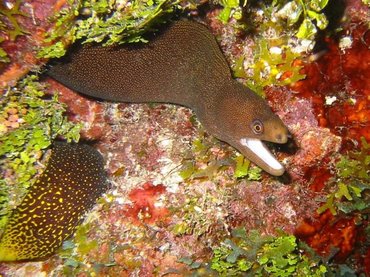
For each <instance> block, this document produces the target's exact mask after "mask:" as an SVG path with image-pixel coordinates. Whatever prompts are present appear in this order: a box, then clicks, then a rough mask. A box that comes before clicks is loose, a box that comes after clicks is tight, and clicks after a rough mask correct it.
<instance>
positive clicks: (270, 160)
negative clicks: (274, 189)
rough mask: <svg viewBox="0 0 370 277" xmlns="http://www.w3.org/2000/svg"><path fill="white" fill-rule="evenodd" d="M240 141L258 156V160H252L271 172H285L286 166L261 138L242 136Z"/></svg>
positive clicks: (278, 174)
mask: <svg viewBox="0 0 370 277" xmlns="http://www.w3.org/2000/svg"><path fill="white" fill-rule="evenodd" d="M239 142H240V144H241V145H242V146H244V147H246V148H248V150H249V151H251V152H252V153H253V154H254V156H255V157H256V160H252V162H255V163H256V164H257V165H258V166H260V167H262V168H263V169H264V170H266V171H267V172H269V173H270V174H273V175H276V176H280V175H282V174H283V173H284V171H285V169H284V166H283V165H282V164H281V163H280V162H279V161H278V160H277V159H276V158H275V156H274V155H273V154H272V153H271V152H270V150H269V149H268V148H267V147H266V145H265V144H264V143H263V142H262V141H261V140H259V139H252V138H242V139H240V141H239Z"/></svg>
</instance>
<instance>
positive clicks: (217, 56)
mask: <svg viewBox="0 0 370 277" xmlns="http://www.w3.org/2000/svg"><path fill="white" fill-rule="evenodd" d="M48 74H49V75H50V76H51V77H52V78H54V79H56V80H57V81H59V82H61V83H62V84H64V85H66V86H67V87H69V88H71V89H73V90H76V91H78V92H80V93H83V94H86V95H89V96H92V97H96V98H100V99H105V100H111V101H122V102H136V103H142V102H160V103H173V104H178V105H182V106H186V107H189V108H191V109H192V110H193V111H194V112H195V114H196V116H197V118H198V119H199V121H200V122H201V123H202V124H203V125H204V127H205V129H206V130H207V131H208V132H209V133H211V134H212V135H214V136H216V137H217V138H218V139H220V140H222V141H225V142H227V143H229V144H230V145H232V146H233V147H234V148H236V149H237V150H239V151H240V152H241V153H242V154H243V155H244V156H246V157H247V158H248V159H250V160H251V161H252V162H254V163H256V164H257V165H259V166H260V167H261V168H263V169H264V170H265V171H267V172H269V173H270V174H273V175H277V176H278V175H281V174H283V173H284V167H283V166H282V165H281V164H280V163H279V162H278V161H277V160H276V159H275V157H274V156H273V155H272V154H271V153H270V151H269V150H268V149H267V148H266V147H265V145H264V144H263V143H262V142H261V141H269V142H274V143H285V142H286V141H287V138H288V131H287V128H286V127H285V125H284V124H283V123H282V121H281V120H280V119H279V117H278V116H276V115H275V114H274V113H273V112H272V111H271V109H270V107H269V106H268V105H267V103H266V102H265V101H264V100H263V99H262V98H260V97H259V96H257V95H256V94H255V93H254V92H252V91H250V90H248V88H246V87H244V86H243V85H242V84H240V83H238V82H237V81H236V80H234V79H233V78H232V76H231V72H230V69H229V66H228V64H227V62H226V60H225V58H224V56H223V54H222V52H221V50H220V48H219V46H218V44H217V42H216V40H215V38H214V36H213V35H212V34H211V33H210V31H209V30H208V29H207V28H206V27H205V26H203V25H201V24H199V23H196V22H192V21H186V20H180V21H177V22H175V23H173V24H172V25H171V26H170V27H169V28H167V29H166V30H164V31H163V32H160V33H158V34H157V35H155V36H154V38H153V39H152V40H151V41H150V42H149V43H148V44H145V45H134V46H119V47H108V48H107V47H102V46H83V47H80V48H79V49H77V50H76V49H75V51H72V53H71V54H70V56H69V57H67V59H66V61H65V62H62V63H59V64H56V65H54V66H52V67H51V69H50V70H49V71H48Z"/></svg>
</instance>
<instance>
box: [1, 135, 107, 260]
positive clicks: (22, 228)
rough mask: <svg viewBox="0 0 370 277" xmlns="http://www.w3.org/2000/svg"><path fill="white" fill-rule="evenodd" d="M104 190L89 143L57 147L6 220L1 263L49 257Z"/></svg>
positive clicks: (101, 168)
mask: <svg viewBox="0 0 370 277" xmlns="http://www.w3.org/2000/svg"><path fill="white" fill-rule="evenodd" d="M106 188H107V181H106V175H105V170H104V164H103V158H102V156H101V155H100V154H99V152H97V151H96V150H95V149H94V148H92V147H90V146H88V145H82V144H68V143H61V142H58V143H55V144H54V147H53V150H52V154H51V156H50V158H49V161H48V165H47V167H46V169H45V171H44V172H43V173H42V175H41V176H40V178H38V180H37V181H36V182H35V184H34V185H33V186H32V187H31V188H30V191H29V192H28V193H27V195H26V196H25V198H24V200H23V201H22V203H21V204H20V205H19V206H18V207H17V208H16V209H15V210H14V211H13V214H12V216H11V217H10V219H9V222H8V224H7V226H6V229H5V231H4V234H3V236H2V238H1V241H0V261H23V260H34V259H42V258H45V257H47V256H49V255H51V254H53V253H54V252H55V251H56V250H57V249H58V248H59V247H60V246H61V245H62V243H63V241H64V240H65V239H67V238H68V237H70V236H71V235H72V234H73V233H74V232H75V229H76V226H77V225H78V224H79V223H80V222H81V220H82V219H83V216H84V214H85V212H86V211H87V210H89V209H91V208H92V206H93V205H94V204H95V203H96V200H97V198H99V197H100V196H101V194H102V193H103V192H104V191H105V190H106Z"/></svg>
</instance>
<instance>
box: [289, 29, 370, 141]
mask: <svg viewBox="0 0 370 277" xmlns="http://www.w3.org/2000/svg"><path fill="white" fill-rule="evenodd" d="M350 26H351V29H349V30H347V31H346V32H345V36H346V37H345V38H346V39H349V40H352V44H351V46H350V48H346V49H341V48H340V45H339V43H338V42H337V41H335V40H334V39H333V38H326V39H325V43H326V47H327V51H326V53H325V54H324V55H323V56H322V57H321V58H320V59H319V60H317V61H315V62H313V63H310V64H307V65H305V67H304V73H305V74H306V75H307V78H306V79H305V80H302V81H299V82H297V83H296V84H295V85H294V86H293V89H294V90H295V91H296V92H298V93H299V96H300V97H304V98H306V99H309V100H310V101H311V102H312V104H313V107H314V110H315V114H316V116H317V119H318V122H319V125H320V126H321V127H327V128H329V129H330V130H331V131H332V132H333V133H335V134H337V135H340V136H341V137H342V138H343V139H344V140H345V141H351V140H357V141H359V140H360V138H361V137H362V136H363V137H365V138H366V139H367V140H369V139H370V128H369V127H370V70H369V65H370V51H369V50H368V47H369V45H370V35H369V32H368V30H367V26H366V24H361V23H352V24H351V25H350ZM345 145H346V146H348V147H349V146H350V145H352V146H353V144H348V143H345Z"/></svg>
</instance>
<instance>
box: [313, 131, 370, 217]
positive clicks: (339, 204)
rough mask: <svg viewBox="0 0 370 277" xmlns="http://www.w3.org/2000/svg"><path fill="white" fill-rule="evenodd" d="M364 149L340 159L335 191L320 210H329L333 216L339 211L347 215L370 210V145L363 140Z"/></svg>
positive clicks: (320, 211) (337, 166)
mask: <svg viewBox="0 0 370 277" xmlns="http://www.w3.org/2000/svg"><path fill="white" fill-rule="evenodd" d="M361 144H362V148H361V149H360V150H359V151H352V152H349V153H348V154H347V155H343V156H341V157H340V159H339V161H338V162H337V164H336V172H337V179H336V183H335V190H334V191H333V192H332V193H330V194H328V196H327V200H326V203H325V204H324V205H323V206H321V207H320V208H319V209H318V213H322V212H324V211H326V210H327V209H329V210H330V211H331V213H332V214H333V215H336V214H337V212H338V211H341V212H344V213H346V214H349V213H352V212H361V211H364V210H366V209H368V208H370V196H369V193H368V192H369V190H370V144H369V143H368V142H367V141H366V139H365V138H361Z"/></svg>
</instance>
